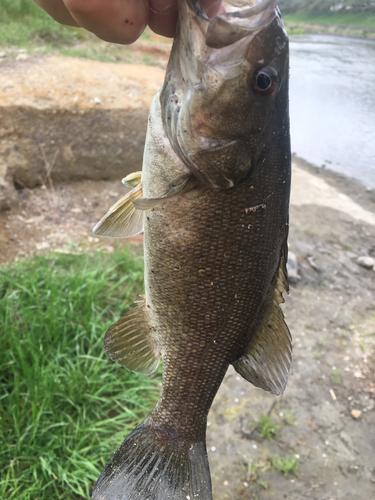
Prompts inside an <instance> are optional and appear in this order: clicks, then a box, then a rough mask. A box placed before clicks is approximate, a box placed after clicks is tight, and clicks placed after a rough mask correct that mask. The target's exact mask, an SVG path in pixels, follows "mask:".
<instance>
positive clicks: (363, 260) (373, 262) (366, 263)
mask: <svg viewBox="0 0 375 500" xmlns="http://www.w3.org/2000/svg"><path fill="white" fill-rule="evenodd" d="M357 263H358V264H359V265H360V266H362V267H364V268H365V269H373V268H374V267H375V259H373V258H372V257H369V256H367V255H362V256H361V257H358V259H357Z"/></svg>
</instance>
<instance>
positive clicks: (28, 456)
mask: <svg viewBox="0 0 375 500" xmlns="http://www.w3.org/2000/svg"><path fill="white" fill-rule="evenodd" d="M142 283H143V259H142V257H141V256H135V255H133V254H131V253H130V251H128V250H122V251H115V252H114V253H113V254H112V255H107V254H103V253H99V252H98V253H93V254H90V255H63V254H55V255H53V256H46V257H37V258H34V259H31V260H23V261H18V262H15V263H14V264H12V265H9V266H6V267H2V268H1V269H0V498H7V499H9V500H11V499H17V500H51V499H53V500H60V499H61V500H78V499H88V498H89V496H90V491H91V489H92V487H93V485H94V482H95V481H96V479H97V478H98V475H99V474H100V472H101V470H102V469H103V467H104V465H105V464H106V462H107V461H108V460H109V458H110V457H111V456H112V455H113V453H114V451H115V450H116V448H117V447H118V445H119V444H120V443H121V442H122V441H123V439H124V437H125V436H126V435H127V434H128V433H129V432H130V431H131V430H132V429H133V428H134V427H135V425H137V423H139V422H140V421H141V420H143V419H144V417H145V416H146V415H147V414H148V413H149V412H150V410H151V409H152V407H153V406H154V404H155V402H156V399H157V392H158V390H157V386H158V385H159V375H156V376H155V377H153V378H151V379H150V378H149V377H144V376H141V375H137V374H134V373H130V372H128V371H127V370H125V369H123V368H121V367H119V365H116V364H115V363H113V362H112V361H110V360H109V359H108V358H107V357H106V356H105V355H104V354H103V352H102V339H103V333H104V331H105V330H106V328H107V327H108V326H110V325H111V324H112V323H113V322H114V321H115V320H116V319H119V318H120V317H121V316H122V315H124V313H125V312H126V310H127V309H128V308H129V306H131V305H132V304H133V301H134V299H136V298H137V296H138V295H139V293H141V292H142Z"/></svg>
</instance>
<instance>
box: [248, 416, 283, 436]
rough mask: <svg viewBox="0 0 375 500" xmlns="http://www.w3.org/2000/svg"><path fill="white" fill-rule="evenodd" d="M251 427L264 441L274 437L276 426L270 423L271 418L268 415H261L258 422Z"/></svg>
mask: <svg viewBox="0 0 375 500" xmlns="http://www.w3.org/2000/svg"><path fill="white" fill-rule="evenodd" d="M253 426H254V429H255V430H257V431H258V432H259V433H260V434H261V436H262V437H263V438H265V439H272V438H273V437H275V436H276V429H277V427H278V426H277V425H275V424H272V423H271V418H270V417H269V416H268V415H264V414H263V413H262V414H261V415H260V422H254V423H253Z"/></svg>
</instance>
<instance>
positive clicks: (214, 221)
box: [92, 0, 292, 500]
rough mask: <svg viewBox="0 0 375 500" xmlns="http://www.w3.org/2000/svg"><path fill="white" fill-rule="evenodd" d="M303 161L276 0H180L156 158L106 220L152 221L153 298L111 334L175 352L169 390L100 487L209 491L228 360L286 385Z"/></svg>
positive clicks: (149, 281)
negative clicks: (212, 417)
mask: <svg viewBox="0 0 375 500" xmlns="http://www.w3.org/2000/svg"><path fill="white" fill-rule="evenodd" d="M290 160H291V154H290V138H289V118H288V40H287V36H286V33H285V29H284V27H283V25H282V21H281V17H280V14H279V12H278V10H277V8H276V5H275V2H274V1H270V0H263V1H258V2H251V1H250V2H246V1H245V2H242V1H241V0H235V1H233V0H231V1H228V2H227V3H225V2H223V3H222V4H221V6H220V7H219V9H218V10H217V12H216V13H215V15H214V16H212V17H211V18H210V17H208V16H207V15H206V14H205V11H204V9H203V7H202V6H201V4H200V3H199V2H193V0H188V1H186V0H179V27H178V32H177V35H176V38H175V41H174V45H173V48H172V53H171V58H170V62H169V65H168V69H167V75H166V78H165V82H164V85H163V87H162V89H161V90H160V92H159V93H158V94H157V95H156V96H155V99H154V101H153V103H152V106H151V110H150V116H149V124H148V133H147V138H146V144H145V153H144V162H143V169H142V173H139V174H134V175H132V176H128V178H126V179H125V182H126V183H127V184H128V185H130V186H132V187H133V190H132V191H131V192H130V193H129V194H128V195H127V196H125V197H124V198H123V199H122V200H120V201H119V202H118V203H117V204H116V205H115V206H114V207H112V209H111V210H110V211H109V212H108V214H107V215H106V216H105V217H104V218H103V219H102V221H101V222H100V223H99V224H98V225H97V226H96V228H95V229H94V232H95V233H96V234H103V235H107V236H128V235H130V234H134V233H136V232H139V231H141V230H142V229H144V249H145V297H144V298H142V300H141V301H139V303H138V306H137V307H136V308H135V309H133V310H132V311H130V313H128V314H127V315H126V316H125V317H124V318H122V319H121V320H119V321H118V322H117V323H115V324H114V325H113V326H112V327H111V328H110V329H109V330H108V332H107V333H106V337H105V340H104V349H105V351H106V352H107V354H108V355H109V356H110V357H111V358H112V359H114V360H116V361H117V362H119V363H120V364H122V365H124V366H125V367H127V368H128V369H130V370H133V371H139V372H142V373H152V372H153V371H154V370H155V369H156V368H157V366H158V363H159V359H160V357H162V359H163V384H162V391H161V396H160V399H159V402H158V404H157V406H156V407H155V409H154V410H153V411H152V413H151V414H150V415H149V416H148V417H147V418H146V420H145V421H144V422H143V423H142V424H141V425H140V426H138V427H137V428H136V429H135V430H134V431H133V432H132V433H131V434H130V435H129V436H128V437H127V438H126V440H125V441H124V443H123V444H122V445H121V446H120V448H119V449H118V450H117V451H116V453H115V455H114V456H113V457H112V459H111V461H110V462H109V463H108V464H107V466H106V468H105V469H104V471H103V472H102V474H101V476H100V478H99V480H98V482H97V484H96V486H95V489H94V492H93V497H92V498H93V499H95V500H99V499H101V500H109V499H111V500H112V499H118V500H125V499H126V500H128V499H129V500H130V499H131V500H146V499H153V500H167V499H173V500H183V499H184V500H185V499H190V500H193V499H198V500H210V499H211V498H212V493H211V481H210V473H209V466H208V459H207V452H206V444H205V443H206V441H205V434H206V425H207V414H208V412H209V409H210V407H211V404H212V401H213V399H214V397H215V394H216V392H217V390H218V389H219V386H220V384H221V382H222V380H223V377H224V375H225V373H226V371H227V369H228V367H229V365H230V364H232V365H233V366H234V368H235V369H236V370H237V371H238V373H240V374H241V375H242V376H243V377H244V378H245V379H247V380H248V381H250V382H251V383H253V384H254V385H256V386H257V387H261V388H263V389H265V390H267V391H269V392H271V393H273V394H281V393H282V392H283V390H284V388H285V385H286V382H287V377H288V372H289V366H290V362H291V351H292V349H291V337H290V333H289V330H288V328H287V326H286V324H285V322H284V318H283V314H282V311H281V309H280V307H279V304H280V303H281V302H282V301H283V299H282V292H283V291H285V290H287V289H288V284H287V276H286V267H285V266H286V259H287V236H288V205H289V191H290Z"/></svg>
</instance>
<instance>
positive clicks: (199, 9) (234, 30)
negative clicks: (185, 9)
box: [187, 0, 278, 49]
mask: <svg viewBox="0 0 375 500" xmlns="http://www.w3.org/2000/svg"><path fill="white" fill-rule="evenodd" d="M187 1H188V4H189V6H190V8H191V9H192V10H193V11H194V13H195V14H196V16H197V17H198V18H200V20H201V21H204V22H205V24H206V29H205V31H206V45H207V46H208V47H210V48H214V49H221V48H223V47H227V46H228V45H231V44H232V43H234V42H237V41H238V40H241V38H244V37H246V36H248V35H250V34H251V33H254V32H256V31H259V30H260V29H262V28H264V27H266V26H268V25H269V24H271V23H272V21H273V20H274V19H275V17H276V16H277V13H276V6H277V3H278V0H222V1H221V2H220V3H219V4H216V9H215V10H216V12H215V15H214V16H213V17H209V15H208V14H207V13H206V10H205V8H204V6H203V5H202V1H201V0H197V1H196V0H187Z"/></svg>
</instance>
